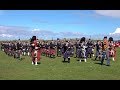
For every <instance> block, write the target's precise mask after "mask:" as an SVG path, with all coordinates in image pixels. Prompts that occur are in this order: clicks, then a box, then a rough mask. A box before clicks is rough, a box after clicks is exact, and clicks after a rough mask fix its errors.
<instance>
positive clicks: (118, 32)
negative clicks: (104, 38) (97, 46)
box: [110, 28, 120, 35]
mask: <svg viewBox="0 0 120 90" xmlns="http://www.w3.org/2000/svg"><path fill="white" fill-rule="evenodd" d="M115 34H120V28H117V29H116V30H115V32H113V33H110V35H115Z"/></svg>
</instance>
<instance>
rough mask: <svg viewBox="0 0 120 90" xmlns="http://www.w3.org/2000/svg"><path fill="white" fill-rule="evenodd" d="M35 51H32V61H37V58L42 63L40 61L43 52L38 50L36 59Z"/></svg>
mask: <svg viewBox="0 0 120 90" xmlns="http://www.w3.org/2000/svg"><path fill="white" fill-rule="evenodd" d="M34 52H35V51H34V50H33V51H32V59H35V58H37V61H40V59H41V50H38V51H37V57H35V55H34Z"/></svg>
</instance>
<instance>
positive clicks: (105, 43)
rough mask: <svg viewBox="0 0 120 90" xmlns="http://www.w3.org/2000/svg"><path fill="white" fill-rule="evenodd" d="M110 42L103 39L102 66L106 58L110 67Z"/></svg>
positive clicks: (105, 38)
mask: <svg viewBox="0 0 120 90" xmlns="http://www.w3.org/2000/svg"><path fill="white" fill-rule="evenodd" d="M108 46H109V42H108V40H107V37H104V39H103V45H102V60H101V65H103V62H104V59H105V57H106V58H107V66H110V58H109V49H108V48H109V47H108Z"/></svg>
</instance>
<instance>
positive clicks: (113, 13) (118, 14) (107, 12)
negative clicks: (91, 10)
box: [95, 10, 120, 18]
mask: <svg viewBox="0 0 120 90" xmlns="http://www.w3.org/2000/svg"><path fill="white" fill-rule="evenodd" d="M95 13H97V14H99V15H103V16H110V17H114V18H120V10H95Z"/></svg>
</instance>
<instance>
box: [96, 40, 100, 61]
mask: <svg viewBox="0 0 120 90" xmlns="http://www.w3.org/2000/svg"><path fill="white" fill-rule="evenodd" d="M97 58H99V60H100V41H97V44H96V57H95V60H96V59H97Z"/></svg>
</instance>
